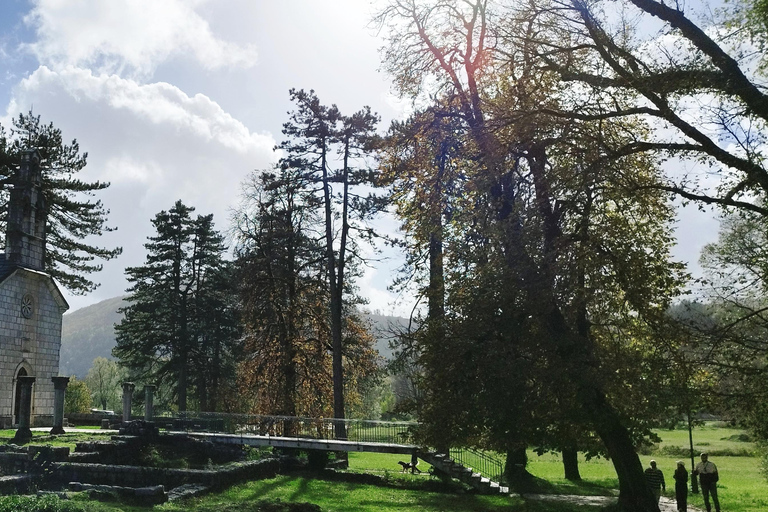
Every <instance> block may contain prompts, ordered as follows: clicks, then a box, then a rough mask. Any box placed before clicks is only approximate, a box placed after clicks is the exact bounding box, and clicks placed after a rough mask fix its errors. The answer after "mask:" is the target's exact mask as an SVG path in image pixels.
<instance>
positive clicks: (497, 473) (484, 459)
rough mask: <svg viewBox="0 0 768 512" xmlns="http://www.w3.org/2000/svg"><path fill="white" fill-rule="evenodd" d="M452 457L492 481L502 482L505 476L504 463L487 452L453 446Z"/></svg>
mask: <svg viewBox="0 0 768 512" xmlns="http://www.w3.org/2000/svg"><path fill="white" fill-rule="evenodd" d="M450 456H451V459H453V460H454V461H456V462H458V463H459V464H461V465H462V466H464V467H468V468H472V471H474V472H475V473H480V474H481V475H483V476H484V477H486V478H489V479H490V480H491V481H494V482H499V483H501V482H502V481H503V478H504V463H503V462H502V461H500V460H499V459H497V458H495V457H493V456H492V455H489V454H488V453H486V452H481V451H479V450H474V449H472V448H451V450H450Z"/></svg>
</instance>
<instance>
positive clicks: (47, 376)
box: [0, 269, 63, 426]
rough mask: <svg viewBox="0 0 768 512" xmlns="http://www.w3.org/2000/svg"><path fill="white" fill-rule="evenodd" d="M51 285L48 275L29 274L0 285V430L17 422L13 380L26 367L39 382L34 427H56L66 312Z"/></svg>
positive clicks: (15, 275) (21, 271)
mask: <svg viewBox="0 0 768 512" xmlns="http://www.w3.org/2000/svg"><path fill="white" fill-rule="evenodd" d="M53 286H54V285H53V283H52V280H51V278H50V277H48V276H47V275H45V274H42V273H37V272H33V271H28V270H25V269H18V270H16V271H15V272H14V273H13V274H12V275H11V276H9V277H8V278H6V279H5V280H4V281H3V282H2V283H0V426H10V425H11V424H12V423H13V414H14V411H13V408H14V379H15V377H16V374H17V372H18V370H19V368H20V367H22V366H23V367H24V368H25V369H26V371H27V374H28V375H29V376H32V377H36V381H35V384H34V387H33V388H32V389H33V391H32V393H33V396H32V418H31V420H32V425H33V426H43V425H52V421H53V395H54V391H53V383H52V382H51V377H55V376H57V375H58V372H59V351H60V349H61V315H62V313H63V310H62V308H61V307H60V303H59V302H57V300H56V297H55V296H54V294H53V293H52V290H51V287H53ZM25 297H26V298H27V300H26V301H25V300H24V299H25ZM29 298H31V299H32V307H31V311H30V308H29V302H30V301H29ZM23 303H25V304H26V305H25V307H22V305H23ZM25 313H26V314H25ZM27 316H28V318H27Z"/></svg>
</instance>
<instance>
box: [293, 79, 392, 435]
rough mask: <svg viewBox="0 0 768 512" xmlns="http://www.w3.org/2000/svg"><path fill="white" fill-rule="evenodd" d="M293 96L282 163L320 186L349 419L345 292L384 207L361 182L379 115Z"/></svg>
mask: <svg viewBox="0 0 768 512" xmlns="http://www.w3.org/2000/svg"><path fill="white" fill-rule="evenodd" d="M290 94H291V99H292V100H293V101H294V102H295V103H296V107H297V108H296V110H295V111H294V112H292V113H291V115H290V120H289V121H288V122H287V123H285V124H284V125H283V134H284V135H286V136H287V137H288V138H287V139H286V140H285V141H284V142H283V143H282V144H280V146H279V148H280V149H282V150H284V151H285V153H286V157H285V158H283V160H282V165H284V166H288V167H292V168H296V169H298V170H300V171H301V172H302V173H303V175H304V177H305V179H307V181H308V182H309V184H310V185H311V186H314V187H315V188H314V189H310V190H313V191H314V192H316V193H317V195H318V196H320V197H321V198H322V208H323V211H324V215H325V218H324V221H325V265H326V268H327V274H326V283H327V286H328V293H329V302H330V304H329V306H330V320H331V339H332V347H333V411H334V412H333V416H334V418H342V419H343V418H344V416H345V401H344V383H345V378H344V364H343V360H344V346H343V345H344V342H343V336H344V333H343V331H344V310H345V308H346V307H349V306H350V305H351V303H350V301H349V300H348V299H347V300H346V302H345V294H348V291H349V289H350V288H349V282H351V279H350V278H351V277H353V275H352V274H351V273H350V270H351V269H353V268H355V263H356V262H355V261H354V259H355V257H356V256H357V257H359V252H358V251H357V250H356V244H357V243H358V240H366V239H367V240H370V239H371V238H372V237H373V236H375V235H374V232H373V230H371V229H370V228H369V227H367V226H366V225H365V221H367V220H368V219H370V218H371V217H372V216H373V215H374V214H375V213H376V212H377V211H378V210H379V209H380V208H381V207H382V206H383V204H382V202H381V201H379V200H378V198H377V197H375V196H374V195H371V194H369V195H367V196H363V195H361V194H360V189H361V186H366V185H368V186H370V185H371V184H372V183H373V181H374V176H373V173H372V172H371V171H369V170H368V169H366V166H365V158H366V156H367V154H368V152H369V149H370V143H371V141H372V140H374V138H375V127H376V123H377V122H378V120H379V119H378V116H376V115H375V114H373V113H372V112H371V111H370V108H368V107H365V108H363V109H362V110H360V111H358V112H356V113H354V114H353V115H352V116H343V115H342V114H341V112H339V109H338V108H337V107H336V105H332V106H331V107H326V106H325V105H322V104H321V103H320V100H319V99H318V97H317V95H315V92H314V91H309V92H306V91H303V90H299V91H297V90H294V89H292V90H291V91H290ZM357 165H360V166H359V167H358V166H357ZM334 187H336V188H334ZM357 263H359V260H358V261H357ZM335 433H336V437H337V438H339V439H343V438H345V437H346V433H345V426H344V424H343V423H342V422H339V423H337V424H336V426H335Z"/></svg>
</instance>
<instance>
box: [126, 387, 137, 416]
mask: <svg viewBox="0 0 768 512" xmlns="http://www.w3.org/2000/svg"><path fill="white" fill-rule="evenodd" d="M134 387H136V385H135V384H134V383H133V382H123V421H124V422H126V421H131V402H133V388H134Z"/></svg>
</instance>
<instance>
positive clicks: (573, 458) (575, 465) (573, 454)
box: [562, 445, 581, 482]
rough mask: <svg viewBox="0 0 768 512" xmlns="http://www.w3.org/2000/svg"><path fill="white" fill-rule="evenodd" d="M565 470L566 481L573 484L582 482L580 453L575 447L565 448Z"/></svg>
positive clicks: (563, 452)
mask: <svg viewBox="0 0 768 512" xmlns="http://www.w3.org/2000/svg"><path fill="white" fill-rule="evenodd" d="M562 454H563V470H564V472H565V479H566V480H570V481H571V482H578V481H580V480H581V474H579V451H578V450H577V449H576V446H575V445H572V446H568V447H567V448H563V451H562Z"/></svg>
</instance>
